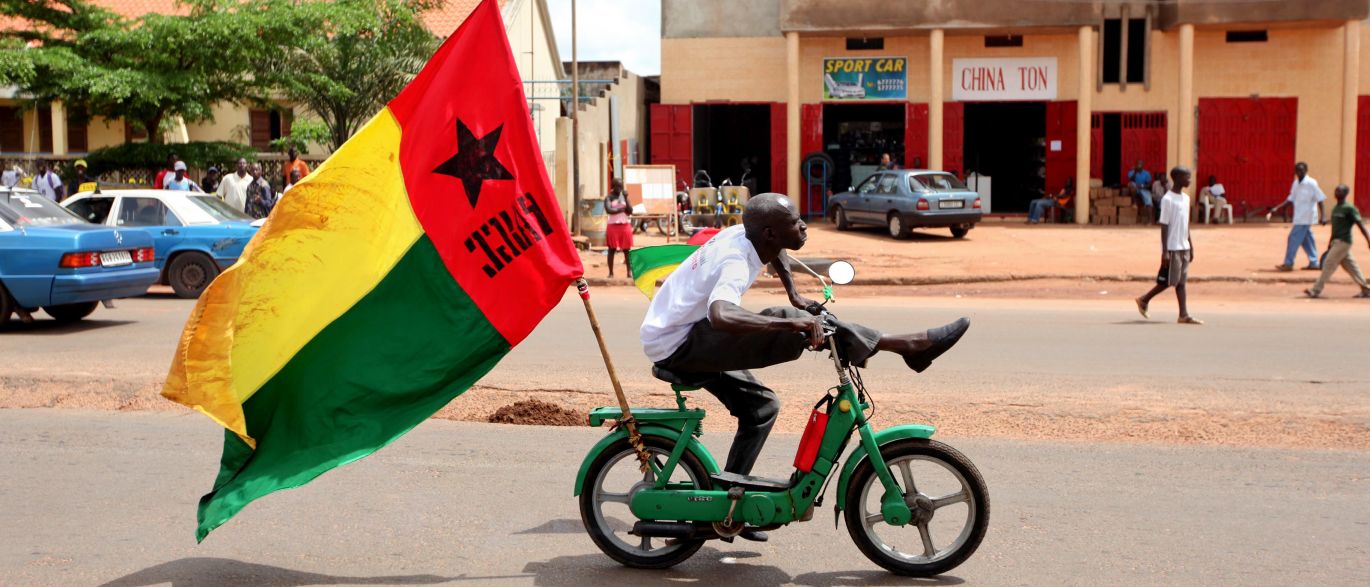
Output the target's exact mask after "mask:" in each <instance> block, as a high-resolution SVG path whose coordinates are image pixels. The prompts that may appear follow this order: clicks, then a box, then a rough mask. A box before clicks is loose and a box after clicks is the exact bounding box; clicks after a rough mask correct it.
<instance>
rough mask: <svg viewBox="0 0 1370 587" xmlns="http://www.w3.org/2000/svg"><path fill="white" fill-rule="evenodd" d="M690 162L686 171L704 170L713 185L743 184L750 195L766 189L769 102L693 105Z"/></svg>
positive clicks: (769, 133) (768, 161) (767, 186)
mask: <svg viewBox="0 0 1370 587" xmlns="http://www.w3.org/2000/svg"><path fill="white" fill-rule="evenodd" d="M694 164H695V169H693V170H691V171H690V173H691V174H692V175H693V174H694V172H695V171H697V170H700V169H702V170H704V171H707V172H708V173H709V177H710V178H711V179H712V180H713V183H714V185H716V186H718V185H723V182H724V180H728V181H729V182H730V183H731V184H732V185H745V186H747V187H748V188H749V189H750V190H751V193H752V194H758V193H761V192H763V191H767V190H770V189H771V107H770V105H769V104H697V105H695V107H694ZM680 179H687V180H688V179H691V178H680ZM759 188H763V189H759Z"/></svg>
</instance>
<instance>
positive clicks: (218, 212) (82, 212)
mask: <svg viewBox="0 0 1370 587" xmlns="http://www.w3.org/2000/svg"><path fill="white" fill-rule="evenodd" d="M62 205H63V206H65V207H66V208H67V209H68V210H71V211H72V212H74V213H76V215H77V216H80V217H82V218H85V219H86V220H88V221H90V222H93V223H95V224H104V225H106V226H111V227H116V228H126V227H138V228H142V229H145V230H147V231H148V232H149V233H151V234H152V238H153V240H154V241H155V242H156V247H157V268H158V269H160V270H161V272H162V273H161V279H160V283H164V284H168V285H170V286H171V288H172V289H174V290H176V295H178V296H181V297H183V298H196V297H199V296H200V293H201V292H203V291H204V290H205V288H206V287H209V284H210V282H212V281H214V278H215V277H217V276H218V275H219V272H221V271H223V270H224V269H227V268H228V267H229V266H230V265H232V264H234V263H236V262H237V261H238V256H239V255H241V254H242V253H243V247H245V246H246V245H247V242H248V241H250V240H252V237H253V235H255V234H257V228H258V227H259V226H261V224H262V221H254V220H253V219H252V217H250V216H248V215H246V214H243V213H242V212H241V211H238V210H235V209H234V208H233V207H232V206H229V205H228V204H225V203H224V202H223V200H220V199H219V198H218V197H215V196H214V195H212V194H203V193H200V192H182V191H172V190H148V189H132V190H105V191H103V192H82V193H79V194H76V195H74V196H72V197H70V198H67V199H66V200H63V201H62Z"/></svg>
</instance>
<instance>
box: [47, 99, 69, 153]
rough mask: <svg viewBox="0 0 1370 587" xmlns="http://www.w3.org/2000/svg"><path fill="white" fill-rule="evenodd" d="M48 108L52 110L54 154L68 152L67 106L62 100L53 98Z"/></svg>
mask: <svg viewBox="0 0 1370 587" xmlns="http://www.w3.org/2000/svg"><path fill="white" fill-rule="evenodd" d="M48 109H49V110H51V111H52V154H53V155H66V154H67V108H66V106H64V105H63V104H62V101H61V100H53V101H52V102H51V103H50V104H49V105H48Z"/></svg>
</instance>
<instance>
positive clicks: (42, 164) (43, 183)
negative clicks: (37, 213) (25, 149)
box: [33, 159, 67, 202]
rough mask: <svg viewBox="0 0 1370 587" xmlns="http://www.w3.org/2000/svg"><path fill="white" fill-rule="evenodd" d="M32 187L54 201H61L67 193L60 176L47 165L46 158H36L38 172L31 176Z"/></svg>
mask: <svg viewBox="0 0 1370 587" xmlns="http://www.w3.org/2000/svg"><path fill="white" fill-rule="evenodd" d="M33 189H35V190H38V193H39V194H42V195H43V197H45V198H47V199H49V200H52V201H54V202H60V201H62V198H63V197H65V196H66V194H67V188H66V186H64V185H62V178H60V177H57V174H56V173H54V172H53V171H52V168H51V167H49V166H48V161H47V159H39V160H38V173H37V174H35V175H34V176H33Z"/></svg>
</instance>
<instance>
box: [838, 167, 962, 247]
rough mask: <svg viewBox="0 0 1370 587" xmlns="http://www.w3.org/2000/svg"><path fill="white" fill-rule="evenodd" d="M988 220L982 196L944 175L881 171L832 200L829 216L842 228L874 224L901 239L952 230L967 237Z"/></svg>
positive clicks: (959, 181)
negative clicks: (917, 232)
mask: <svg viewBox="0 0 1370 587" xmlns="http://www.w3.org/2000/svg"><path fill="white" fill-rule="evenodd" d="M982 216H983V211H982V209H981V203H980V196H979V194H976V193H975V191H973V190H971V189H970V188H967V187H966V185H965V184H963V183H961V180H959V179H956V176H954V175H952V174H950V173H945V172H942V171H927V170H921V169H900V170H895V171H880V172H877V173H874V174H872V175H871V176H870V177H868V178H866V179H865V181H862V182H861V185H859V186H857V187H855V188H853V189H852V190H851V191H847V192H843V193H841V194H837V195H836V196H833V197H832V199H831V200H829V201H828V218H831V219H832V221H833V222H835V223H836V224H837V229H838V230H848V229H850V228H851V227H852V226H855V225H857V224H871V225H875V226H884V227H886V229H887V230H888V231H889V233H890V236H892V237H894V238H898V239H902V238H908V236H909V233H910V231H912V229H914V228H950V229H951V235H952V236H954V237H956V238H961V237H964V236H966V233H968V232H970V229H972V228H974V227H975V224H976V223H978V222H980V219H981V217H982Z"/></svg>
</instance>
